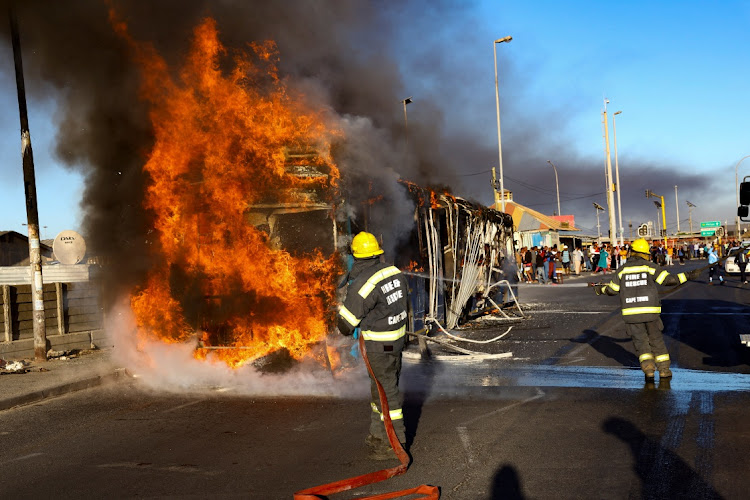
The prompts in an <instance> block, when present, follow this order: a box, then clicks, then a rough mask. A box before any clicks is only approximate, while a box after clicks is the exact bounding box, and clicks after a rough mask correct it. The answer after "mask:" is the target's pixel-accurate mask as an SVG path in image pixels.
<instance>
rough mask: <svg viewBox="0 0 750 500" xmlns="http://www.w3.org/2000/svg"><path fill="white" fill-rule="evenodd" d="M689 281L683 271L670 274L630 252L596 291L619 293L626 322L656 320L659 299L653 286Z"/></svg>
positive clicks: (600, 292) (659, 310)
mask: <svg viewBox="0 0 750 500" xmlns="http://www.w3.org/2000/svg"><path fill="white" fill-rule="evenodd" d="M687 280H688V278H687V276H686V275H685V273H679V274H678V275H676V276H675V275H672V274H669V273H668V272H667V271H666V270H663V269H660V268H659V266H658V265H657V264H654V263H653V262H651V261H650V260H646V259H644V258H642V257H640V256H639V255H637V254H634V255H631V256H630V258H628V260H627V262H626V263H625V264H623V265H622V266H620V268H619V269H617V271H615V275H614V276H613V277H612V281H610V282H609V283H607V284H606V285H597V287H596V293H597V294H602V293H606V294H607V295H618V294H619V295H620V305H621V309H622V318H623V320H624V321H625V323H647V322H649V321H656V320H658V319H659V314H660V313H661V300H660V299H659V290H658V288H657V286H656V285H667V286H673V285H679V284H681V283H685V282H686V281H687Z"/></svg>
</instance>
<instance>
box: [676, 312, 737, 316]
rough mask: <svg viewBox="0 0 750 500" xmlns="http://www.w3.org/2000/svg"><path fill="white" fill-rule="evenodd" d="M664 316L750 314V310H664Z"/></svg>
mask: <svg viewBox="0 0 750 500" xmlns="http://www.w3.org/2000/svg"><path fill="white" fill-rule="evenodd" d="M661 314H662V316H665V315H666V316H706V315H708V314H710V315H711V316H750V311H748V312H712V311H707V312H663V313H661Z"/></svg>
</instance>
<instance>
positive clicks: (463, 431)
mask: <svg viewBox="0 0 750 500" xmlns="http://www.w3.org/2000/svg"><path fill="white" fill-rule="evenodd" d="M535 389H536V395H535V396H532V397H530V398H526V399H524V400H522V401H517V402H515V403H512V404H509V405H508V406H503V407H502V408H498V409H497V410H492V411H491V412H489V413H485V414H484V415H479V416H477V417H474V418H472V419H471V420H467V421H466V422H464V423H462V424H461V425H459V426H457V427H456V431H457V432H458V437H459V439H461V444H463V445H464V450H466V456H467V459H468V461H469V464H470V465H472V464H474V453H473V451H472V448H471V439H470V438H469V431H468V429H467V427H468V426H469V425H471V424H473V423H475V422H477V421H479V420H482V419H483V418H487V417H490V416H492V415H496V414H498V413H502V412H504V411H506V410H510V409H511V408H515V407H516V406H521V405H523V404H526V403H529V402H531V401H534V400H536V399H539V398H541V397H544V395H545V393H544V391H543V390H541V389H540V388H538V387H535Z"/></svg>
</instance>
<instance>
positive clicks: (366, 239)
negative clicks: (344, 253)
mask: <svg viewBox="0 0 750 500" xmlns="http://www.w3.org/2000/svg"><path fill="white" fill-rule="evenodd" d="M381 253H383V250H382V249H381V248H380V245H378V240H377V239H375V235H373V234H372V233H366V232H364V231H362V232H361V233H359V234H358V235H357V236H355V237H354V239H353V240H352V254H354V256H355V257H356V258H358V259H367V258H369V257H375V256H376V255H380V254H381Z"/></svg>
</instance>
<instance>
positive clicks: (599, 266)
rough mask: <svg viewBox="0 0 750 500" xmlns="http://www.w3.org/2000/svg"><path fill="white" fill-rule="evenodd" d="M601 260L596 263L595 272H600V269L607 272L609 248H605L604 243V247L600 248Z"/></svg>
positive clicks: (604, 272)
mask: <svg viewBox="0 0 750 500" xmlns="http://www.w3.org/2000/svg"><path fill="white" fill-rule="evenodd" d="M598 255H599V262H597V263H596V269H594V274H596V273H597V272H599V269H601V270H602V274H607V267H608V266H609V254H608V253H607V250H605V248H604V245H602V248H601V249H600V250H599V254H598Z"/></svg>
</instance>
